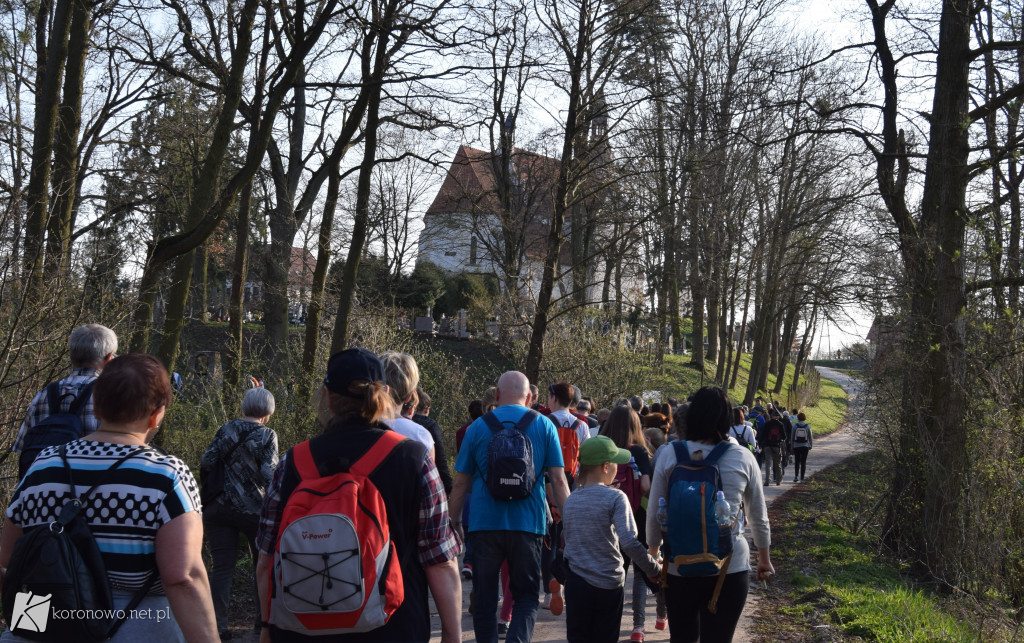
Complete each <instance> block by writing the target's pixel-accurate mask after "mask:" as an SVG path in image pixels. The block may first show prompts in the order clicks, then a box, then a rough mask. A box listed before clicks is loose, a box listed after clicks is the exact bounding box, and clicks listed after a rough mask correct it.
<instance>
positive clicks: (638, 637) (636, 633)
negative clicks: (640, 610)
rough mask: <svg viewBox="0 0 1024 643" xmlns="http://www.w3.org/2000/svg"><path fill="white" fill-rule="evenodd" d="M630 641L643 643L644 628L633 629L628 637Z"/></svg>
mask: <svg viewBox="0 0 1024 643" xmlns="http://www.w3.org/2000/svg"><path fill="white" fill-rule="evenodd" d="M629 640H630V641H636V642H637V643H644V628H642V627H634V628H633V634H631V635H630V637H629Z"/></svg>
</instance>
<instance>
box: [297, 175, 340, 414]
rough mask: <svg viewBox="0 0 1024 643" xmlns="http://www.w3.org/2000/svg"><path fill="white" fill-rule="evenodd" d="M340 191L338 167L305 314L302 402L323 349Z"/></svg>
mask: <svg viewBox="0 0 1024 643" xmlns="http://www.w3.org/2000/svg"><path fill="white" fill-rule="evenodd" d="M340 189H341V175H340V173H339V168H338V166H337V165H335V166H334V167H333V168H331V173H330V176H329V178H328V179H327V200H326V201H325V202H324V211H323V215H322V218H321V219H320V233H319V235H318V236H317V241H316V267H315V268H314V269H313V289H312V290H311V291H310V293H309V310H307V311H306V341H305V345H304V346H303V350H302V376H301V379H300V381H299V396H300V399H301V400H305V399H307V398H308V396H309V394H310V392H311V391H310V387H309V378H308V377H307V376H308V374H310V373H313V372H314V370H313V369H314V367H315V366H316V355H317V352H319V349H320V316H321V314H322V310H323V306H324V290H325V287H326V285H327V269H328V268H330V265H331V232H332V231H333V230H334V211H335V209H336V208H337V205H338V193H339V191H340Z"/></svg>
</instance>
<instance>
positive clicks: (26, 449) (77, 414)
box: [18, 380, 95, 479]
mask: <svg viewBox="0 0 1024 643" xmlns="http://www.w3.org/2000/svg"><path fill="white" fill-rule="evenodd" d="M93 384H95V380H93V381H92V382H89V383H88V384H86V385H85V386H83V387H82V388H81V389H80V390H79V391H78V396H77V397H74V396H72V398H73V399H72V401H71V406H70V407H69V408H68V410H67V412H66V413H65V412H62V411H61V410H60V403H61V400H62V399H64V398H65V397H68V396H69V395H71V394H70V393H68V394H67V395H64V396H62V395H61V394H60V382H50V383H49V384H48V385H47V386H46V400H47V403H48V404H49V406H50V414H49V415H47V416H46V417H45V418H43V419H42V420H40V421H39V422H38V423H37V424H36V425H35V426H33V427H32V428H31V429H29V430H28V431H27V432H26V433H25V440H24V442H22V445H21V457H20V458H18V478H19V479H21V478H24V477H25V473H26V472H27V471H28V468H29V467H31V466H32V463H33V462H35V460H36V456H38V455H39V452H40V451H42V450H43V449H45V448H46V447H52V446H57V445H58V444H67V443H68V442H71V441H72V440H77V439H78V438H80V437H82V416H81V411H82V407H83V406H84V405H85V403H86V402H88V401H89V397H90V396H91V395H92V385H93Z"/></svg>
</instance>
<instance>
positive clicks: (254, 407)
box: [200, 388, 277, 638]
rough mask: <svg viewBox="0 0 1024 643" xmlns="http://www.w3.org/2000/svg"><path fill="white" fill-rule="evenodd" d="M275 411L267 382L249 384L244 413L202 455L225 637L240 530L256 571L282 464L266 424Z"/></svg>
mask: <svg viewBox="0 0 1024 643" xmlns="http://www.w3.org/2000/svg"><path fill="white" fill-rule="evenodd" d="M273 414H274V395H273V394H272V393H271V392H270V391H268V390H267V389H265V388H253V389H249V390H248V391H246V393H245V397H243V398H242V417H241V418H239V419H237V420H231V421H230V422H228V423H227V424H225V425H224V426H222V427H220V429H218V430H217V434H216V435H215V436H214V437H213V442H211V443H210V446H209V447H208V448H207V449H206V452H205V453H204V454H203V457H202V460H201V461H200V477H201V480H202V485H203V490H202V499H203V527H204V529H205V532H206V539H207V542H208V543H209V545H210V553H211V554H212V555H213V571H212V572H211V573H210V589H211V591H212V594H213V607H214V611H215V612H216V614H217V630H218V631H219V632H220V633H221V638H225V634H226V633H227V628H228V602H229V599H230V596H231V577H232V575H233V574H234V571H235V561H236V560H237V559H238V534H239V533H242V534H243V535H244V536H245V542H246V546H247V547H248V549H249V555H250V557H251V558H252V564H253V570H254V572H255V565H256V551H255V548H254V543H255V540H256V529H257V527H258V526H259V516H260V509H261V508H262V506H263V496H264V495H266V491H267V487H268V486H269V485H270V480H271V478H272V477H273V475H274V469H275V468H276V467H277V434H276V433H275V432H274V430H273V429H270V428H268V427H267V426H266V424H267V422H268V421H269V420H270V416H272V415H273ZM253 595H254V596H255V595H256V587H255V585H254V586H253Z"/></svg>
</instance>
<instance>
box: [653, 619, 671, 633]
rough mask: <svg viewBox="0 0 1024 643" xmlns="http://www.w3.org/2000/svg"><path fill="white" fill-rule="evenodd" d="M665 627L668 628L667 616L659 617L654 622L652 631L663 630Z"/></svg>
mask: <svg viewBox="0 0 1024 643" xmlns="http://www.w3.org/2000/svg"><path fill="white" fill-rule="evenodd" d="M666 627H668V617H667V616H659V617H658V620H656V621H655V622H654V629H656V630H663V629H665V628H666Z"/></svg>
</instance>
